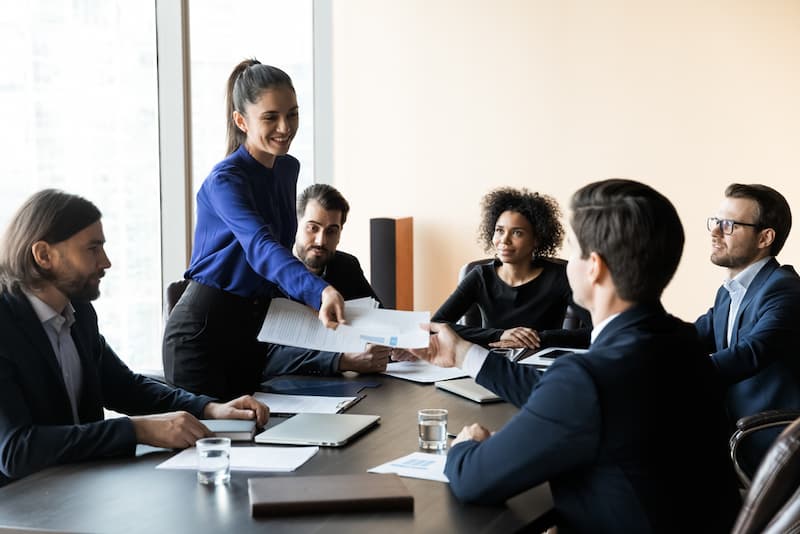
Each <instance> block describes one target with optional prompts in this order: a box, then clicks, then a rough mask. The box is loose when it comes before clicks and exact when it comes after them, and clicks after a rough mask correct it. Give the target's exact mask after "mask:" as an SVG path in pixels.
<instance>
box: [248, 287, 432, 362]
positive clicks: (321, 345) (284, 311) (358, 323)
mask: <svg viewBox="0 0 800 534" xmlns="http://www.w3.org/2000/svg"><path fill="white" fill-rule="evenodd" d="M344 313H345V317H346V319H347V324H343V325H340V326H339V327H338V328H337V329H336V330H331V329H330V328H325V327H324V326H322V323H320V322H319V319H318V318H317V314H316V312H315V311H314V310H312V309H311V308H309V307H308V306H305V305H303V304H300V303H297V302H293V301H291V300H289V299H282V298H278V299H272V302H271V303H270V306H269V310H268V311H267V317H266V318H265V319H264V324H263V325H262V327H261V332H260V333H259V334H258V339H259V340H260V341H264V342H267V343H278V344H280V345H290V346H293V347H303V348H308V349H314V350H326V351H331V352H361V351H363V350H364V347H365V345H366V344H367V343H373V344H376V345H386V346H388V347H398V348H404V349H408V348H422V347H427V346H428V338H429V333H428V332H426V331H425V330H423V329H421V328H420V324H422V323H428V322H430V312H408V311H398V310H382V309H369V308H364V307H360V306H355V307H348V306H347V304H346V303H345V312H344Z"/></svg>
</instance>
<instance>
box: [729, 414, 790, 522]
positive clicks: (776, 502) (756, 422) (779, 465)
mask: <svg viewBox="0 0 800 534" xmlns="http://www.w3.org/2000/svg"><path fill="white" fill-rule="evenodd" d="M779 420H780V421H782V422H783V424H786V422H787V421H792V422H791V424H790V425H789V426H788V427H786V429H785V430H784V431H783V432H781V434H780V435H779V436H778V438H777V439H776V440H775V442H774V443H773V444H772V446H771V447H770V448H769V450H768V451H767V455H766V456H765V457H764V460H763V461H762V462H761V465H760V466H759V467H758V470H757V471H756V474H755V476H754V477H753V480H752V482H751V483H750V489H749V490H748V492H747V495H746V496H745V498H744V504H743V505H742V508H741V510H740V511H739V516H738V517H737V519H736V524H735V525H734V527H733V530H732V534H751V533H757V532H758V533H765V534H778V533H798V532H800V412H797V411H770V412H764V413H761V414H756V415H752V416H749V417H743V418H742V419H740V420H739V422H738V423H737V427H740V429H739V430H737V434H738V433H740V432H741V435H740V437H739V438H738V439H737V443H738V441H739V440H741V439H742V438H743V437H744V436H745V435H747V434H750V433H752V432H755V429H756V428H758V427H760V428H769V427H770V426H776V425H777V424H781V423H778V421H779ZM742 427H745V428H744V429H742ZM734 436H736V434H734ZM733 441H734V440H733V438H731V445H732V446H733V445H734V443H733ZM734 452H735V450H734V448H733V447H732V449H731V453H732V454H734ZM734 462H735V459H734ZM737 468H738V465H737Z"/></svg>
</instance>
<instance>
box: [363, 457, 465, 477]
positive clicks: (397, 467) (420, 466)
mask: <svg viewBox="0 0 800 534" xmlns="http://www.w3.org/2000/svg"><path fill="white" fill-rule="evenodd" d="M446 460H447V456H446V455H444V454H428V453H425V452H412V453H411V454H409V455H407V456H403V457H402V458H398V459H397V460H392V461H391V462H386V463H385V464H381V465H379V466H377V467H373V468H372V469H367V472H368V473H397V474H398V475H400V476H401V477H409V478H422V479H425V480H436V481H437V482H450V481H449V480H448V479H447V477H446V476H445V474H444V463H445V461H446Z"/></svg>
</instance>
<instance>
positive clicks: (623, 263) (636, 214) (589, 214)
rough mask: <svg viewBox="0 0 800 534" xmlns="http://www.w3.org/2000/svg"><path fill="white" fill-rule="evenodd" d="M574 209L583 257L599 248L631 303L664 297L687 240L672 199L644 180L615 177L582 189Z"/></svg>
mask: <svg viewBox="0 0 800 534" xmlns="http://www.w3.org/2000/svg"><path fill="white" fill-rule="evenodd" d="M571 208H572V220H571V224H572V230H573V232H575V237H576V239H577V241H578V246H579V247H580V249H581V257H582V258H587V257H588V256H589V254H591V253H592V252H596V253H597V254H599V255H600V256H601V257H602V258H603V260H604V261H605V262H606V265H607V266H608V270H609V271H610V272H611V278H612V279H613V280H614V285H615V286H616V288H617V293H618V294H619V296H620V297H622V298H623V299H625V300H628V301H631V302H652V301H657V300H658V299H660V298H661V293H662V292H663V291H664V288H665V287H667V284H668V283H669V281H670V280H672V276H673V275H674V274H675V270H676V269H677V268H678V263H680V261H681V254H682V253H683V243H684V233H683V225H682V224H681V219H680V217H678V212H677V210H676V209H675V206H673V205H672V203H671V202H670V201H669V199H667V197H665V196H664V195H662V194H661V193H659V192H658V191H656V190H655V189H653V188H652V187H650V186H647V185H645V184H642V183H640V182H635V181H633V180H625V179H620V178H614V179H610V180H603V181H601V182H594V183H591V184H588V185H585V186H583V187H582V188H580V189H578V191H576V192H575V194H574V195H573V196H572V205H571Z"/></svg>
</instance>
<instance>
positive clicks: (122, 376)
mask: <svg viewBox="0 0 800 534" xmlns="http://www.w3.org/2000/svg"><path fill="white" fill-rule="evenodd" d="M104 243H105V237H104V235H103V227H102V224H101V222H100V211H99V210H98V209H97V207H95V206H94V204H92V203H91V202H89V201H88V200H86V199H84V198H81V197H79V196H75V195H70V194H67V193H63V192H61V191H56V190H53V189H46V190H43V191H40V192H38V193H36V194H35V195H33V196H32V197H31V198H30V199H28V201H27V202H25V204H23V206H22V207H21V208H20V209H19V211H18V212H17V213H16V215H15V216H14V217H13V219H12V220H11V223H10V224H9V226H8V229H7V230H6V233H5V235H4V238H3V243H2V247H0V486H3V485H5V484H7V483H8V482H10V481H11V480H14V479H17V478H21V477H23V476H26V475H28V474H30V473H33V472H35V471H38V470H40V469H44V468H45V467H48V466H51V465H55V464H61V463H67V462H77V461H80V460H87V459H90V458H102V457H110V456H124V455H133V453H134V451H135V449H136V444H137V443H143V444H147V445H154V446H156V447H169V448H183V447H189V446H191V445H193V444H194V443H195V441H196V440H197V439H199V438H202V437H205V436H208V435H211V434H210V432H209V430H208V428H206V427H205V426H204V425H203V424H202V423H200V421H199V420H198V418H201V417H202V418H206V419H222V418H235V419H256V420H257V422H258V423H259V424H260V425H263V424H264V423H265V422H266V420H267V416H268V410H267V408H266V406H264V405H263V404H261V403H260V402H258V401H256V400H255V399H254V398H252V397H249V396H244V397H240V398H238V399H235V400H232V401H230V402H228V403H226V404H220V403H218V402H215V400H214V399H212V398H211V397H206V396H202V395H192V394H190V393H187V392H186V391H183V390H180V389H173V388H171V387H167V386H165V385H164V384H161V383H159V382H156V381H154V380H151V379H149V378H146V377H144V376H141V375H137V374H135V373H133V372H131V370H130V369H128V367H126V366H125V364H124V363H122V361H120V359H119V358H118V357H117V355H116V354H114V351H113V350H111V348H110V347H109V346H108V345H107V344H106V342H105V339H103V336H101V335H100V333H99V331H98V328H97V315H96V314H95V311H94V308H93V307H92V305H91V304H90V303H89V301H91V300H94V299H96V298H97V297H98V296H99V295H100V279H101V278H102V277H103V276H104V274H105V271H106V269H108V268H109V267H110V266H111V262H110V261H109V260H108V256H106V253H105V250H104V246H103V245H104ZM103 408H109V409H111V410H115V411H117V412H121V413H127V414H131V415H133V417H119V418H114V419H106V420H104V419H103ZM164 412H169V413H164Z"/></svg>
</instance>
